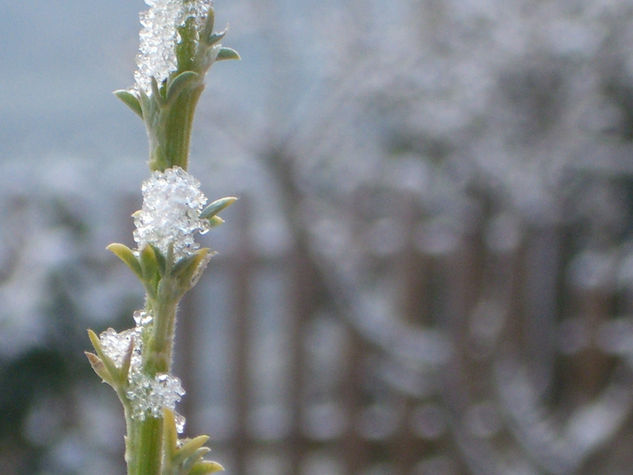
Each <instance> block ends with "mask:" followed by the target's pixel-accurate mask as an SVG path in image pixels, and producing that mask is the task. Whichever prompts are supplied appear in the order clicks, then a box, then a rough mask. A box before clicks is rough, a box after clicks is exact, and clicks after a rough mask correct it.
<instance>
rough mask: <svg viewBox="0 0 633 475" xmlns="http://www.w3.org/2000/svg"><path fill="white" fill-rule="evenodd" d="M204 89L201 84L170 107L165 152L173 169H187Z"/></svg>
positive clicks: (183, 94) (182, 95)
mask: <svg viewBox="0 0 633 475" xmlns="http://www.w3.org/2000/svg"><path fill="white" fill-rule="evenodd" d="M203 89H204V86H203V85H202V84H200V85H199V86H198V87H196V88H194V89H192V90H190V91H186V92H183V93H182V94H181V95H180V97H178V99H177V100H176V101H175V102H174V104H173V105H170V106H168V107H169V108H170V109H171V110H170V111H169V115H168V117H167V120H166V127H165V135H164V137H165V147H164V150H165V153H166V155H167V158H168V160H169V162H170V165H171V166H172V167H173V166H178V167H180V168H182V169H183V170H186V169H187V165H188V160H189V143H190V140H191V129H192V126H193V118H194V113H195V110H196V105H197V104H198V99H199V98H200V94H202V90H203Z"/></svg>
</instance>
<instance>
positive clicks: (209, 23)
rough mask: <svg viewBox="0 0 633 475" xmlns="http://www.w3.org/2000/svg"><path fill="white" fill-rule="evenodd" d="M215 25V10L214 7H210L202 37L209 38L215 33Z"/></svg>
mask: <svg viewBox="0 0 633 475" xmlns="http://www.w3.org/2000/svg"><path fill="white" fill-rule="evenodd" d="M214 26H215V10H213V7H211V8H209V11H208V12H207V19H206V21H205V22H204V27H203V28H202V30H201V36H202V38H208V37H210V36H211V35H212V34H213V27H214Z"/></svg>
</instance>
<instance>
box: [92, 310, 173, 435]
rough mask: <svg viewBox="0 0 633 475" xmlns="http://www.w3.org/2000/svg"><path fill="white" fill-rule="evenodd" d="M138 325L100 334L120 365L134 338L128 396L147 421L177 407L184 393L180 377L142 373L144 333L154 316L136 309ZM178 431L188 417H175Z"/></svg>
mask: <svg viewBox="0 0 633 475" xmlns="http://www.w3.org/2000/svg"><path fill="white" fill-rule="evenodd" d="M134 321H135V322H136V326H135V327H134V328H131V329H129V330H125V331H122V332H120V333H117V332H116V331H114V330H113V329H112V328H108V329H107V330H106V331H104V332H102V333H101V334H100V335H99V342H100V343H101V348H102V350H103V352H104V353H105V354H106V355H107V356H108V357H109V358H110V359H111V360H112V361H113V362H114V364H115V365H116V366H117V367H119V368H120V367H121V366H122V365H123V360H124V358H125V356H126V354H127V352H128V350H129V348H130V343H131V342H132V340H133V341H134V348H133V350H132V359H131V362H130V371H129V373H128V386H127V391H126V396H127V398H128V401H129V402H130V406H131V408H132V417H133V418H134V419H137V420H144V419H145V418H146V417H148V416H152V417H161V416H162V415H163V408H168V409H170V410H172V411H173V410H174V408H175V406H176V403H177V402H178V401H180V399H181V398H182V396H184V394H185V390H184V389H183V388H182V384H181V383H180V379H178V378H177V377H175V376H172V375H170V374H165V373H159V374H157V375H156V376H154V377H153V378H152V377H150V376H147V375H146V374H145V373H144V372H143V333H145V332H146V331H147V330H149V328H150V326H151V324H152V322H153V317H152V315H151V314H150V313H148V312H147V311H145V310H137V311H135V312H134ZM176 426H177V429H178V432H182V430H183V429H184V426H185V418H184V417H183V416H181V415H179V414H177V416H176Z"/></svg>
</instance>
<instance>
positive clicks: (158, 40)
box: [134, 0, 212, 95]
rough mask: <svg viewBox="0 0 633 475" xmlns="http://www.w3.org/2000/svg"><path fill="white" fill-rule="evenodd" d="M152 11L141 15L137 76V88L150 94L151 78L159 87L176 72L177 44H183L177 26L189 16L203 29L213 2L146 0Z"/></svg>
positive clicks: (205, 0) (135, 75) (135, 74)
mask: <svg viewBox="0 0 633 475" xmlns="http://www.w3.org/2000/svg"><path fill="white" fill-rule="evenodd" d="M145 3H146V4H147V5H149V7H150V8H149V9H148V10H146V11H144V12H141V14H140V21H141V25H142V27H143V28H142V29H141V32H140V35H139V39H140V45H139V53H138V55H137V57H136V64H137V66H138V69H137V70H136V72H135V73H134V79H135V81H136V88H137V89H138V90H141V91H144V92H145V94H147V95H150V94H151V80H152V77H154V78H155V79H156V81H157V82H158V84H160V83H161V82H163V81H164V80H165V79H167V78H168V77H169V74H170V73H172V72H174V71H176V69H177V60H176V45H177V44H178V42H179V41H180V36H179V34H178V27H180V26H182V25H183V24H184V23H185V20H186V19H187V18H189V17H193V18H194V19H196V23H197V24H198V26H199V27H200V26H201V25H202V24H203V22H204V19H205V18H206V15H207V12H208V11H209V8H211V5H212V2H211V0H190V1H184V0H145Z"/></svg>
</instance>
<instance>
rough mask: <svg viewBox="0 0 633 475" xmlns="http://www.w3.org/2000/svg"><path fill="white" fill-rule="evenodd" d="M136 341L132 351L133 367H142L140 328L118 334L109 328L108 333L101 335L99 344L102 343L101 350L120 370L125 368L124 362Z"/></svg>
mask: <svg viewBox="0 0 633 475" xmlns="http://www.w3.org/2000/svg"><path fill="white" fill-rule="evenodd" d="M132 340H134V349H133V350H132V362H131V366H132V367H140V365H141V351H142V349H141V344H142V343H141V338H140V333H139V331H138V328H132V329H130V330H125V331H122V332H121V333H117V332H116V331H114V330H113V329H112V328H108V329H107V330H106V331H104V332H101V334H100V335H99V342H100V343H101V349H102V350H103V352H104V353H105V355H106V356H107V357H108V358H110V359H111V360H112V361H113V362H114V364H115V366H117V367H118V368H120V367H121V366H123V360H124V358H125V356H126V355H127V352H128V350H129V349H130V344H131V343H132Z"/></svg>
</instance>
